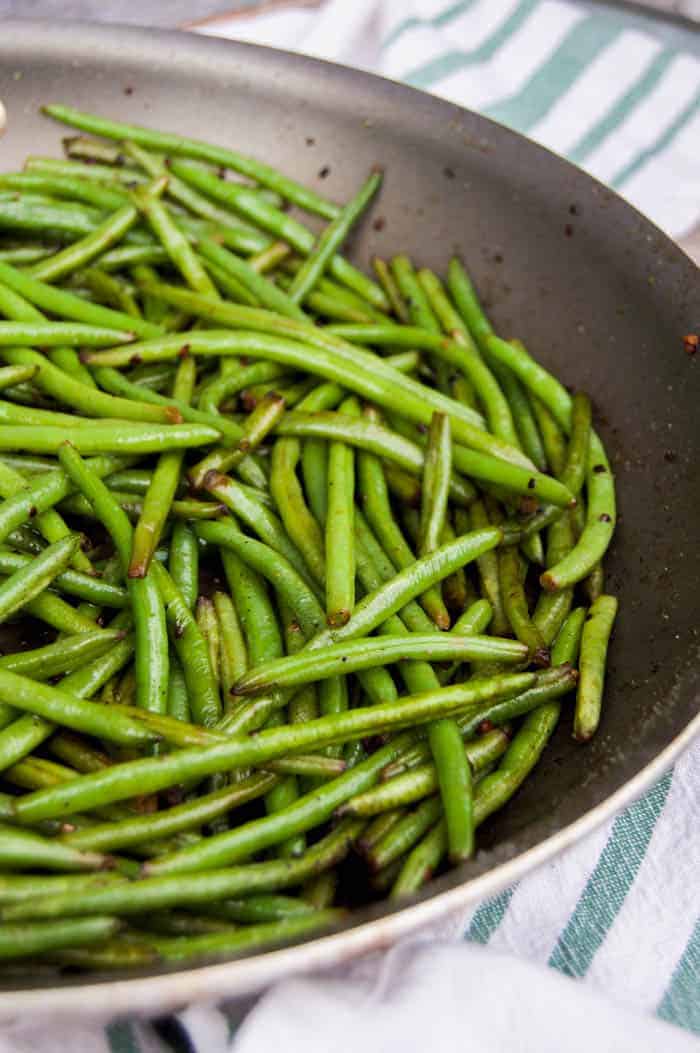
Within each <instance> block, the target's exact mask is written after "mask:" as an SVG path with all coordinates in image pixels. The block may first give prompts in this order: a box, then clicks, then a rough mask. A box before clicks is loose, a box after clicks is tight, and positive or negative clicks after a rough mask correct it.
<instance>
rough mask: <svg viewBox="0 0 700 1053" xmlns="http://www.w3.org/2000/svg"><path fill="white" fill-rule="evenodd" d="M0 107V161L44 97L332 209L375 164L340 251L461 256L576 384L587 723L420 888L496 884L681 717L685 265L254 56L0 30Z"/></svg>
mask: <svg viewBox="0 0 700 1053" xmlns="http://www.w3.org/2000/svg"><path fill="white" fill-rule="evenodd" d="M0 98H2V100H3V101H4V103H5V106H6V109H7V112H8V127H7V131H6V134H5V136H4V138H3V139H2V140H1V141H0V168H1V169H3V170H7V169H12V168H16V167H18V166H19V165H21V163H22V160H23V158H24V157H25V156H26V155H27V154H30V153H51V154H54V155H58V154H59V149H60V138H61V135H62V134H65V130H64V129H63V128H61V127H59V126H58V125H56V124H54V123H52V122H50V121H48V120H47V119H45V118H43V117H41V116H40V114H39V113H38V107H39V105H40V104H41V103H43V102H47V101H61V102H65V103H69V104H72V105H75V106H78V107H83V108H85V109H90V110H92V111H94V112H98V113H102V114H105V115H109V116H112V117H116V118H120V119H123V120H131V121H135V122H141V123H145V124H150V125H153V126H157V127H160V128H164V129H169V130H173V131H180V132H182V133H184V134H188V135H192V136H199V137H201V138H208V139H210V140H213V141H216V142H220V143H222V144H229V145H232V146H235V147H236V148H238V149H240V150H242V151H245V152H248V153H251V154H257V155H259V156H261V157H263V158H265V159H266V160H268V161H269V162H271V163H273V164H276V165H278V166H279V167H281V168H283V169H284V170H286V171H287V172H288V173H290V174H292V175H294V176H296V177H297V178H298V179H300V180H302V181H306V182H308V183H309V184H310V185H311V186H314V187H316V188H318V189H320V190H322V191H323V192H324V193H326V194H328V195H329V196H331V197H333V198H335V199H337V200H338V201H342V200H344V199H346V198H347V197H348V196H349V195H350V194H351V193H352V192H353V190H355V189H356V188H357V186H358V185H359V183H360V182H361V180H362V179H363V177H364V176H365V175H366V173H367V171H368V170H369V168H370V167H371V165H373V164H381V165H382V166H383V167H384V168H385V170H386V179H385V183H384V186H383V189H382V191H381V195H380V197H379V199H378V201H377V202H376V204H375V205H374V208H373V211H372V214H371V216H369V217H368V218H367V220H366V221H365V222H364V223H363V224H362V225H361V228H360V229H359V230H358V231H357V232H356V234H355V236H354V238H353V241H352V250H351V251H352V256H353V258H354V259H355V260H357V261H358V262H360V263H363V264H367V262H368V261H369V259H370V257H371V255H372V254H373V253H380V254H382V255H384V256H389V255H391V254H392V253H395V252H398V251H403V252H408V253H410V254H411V255H412V256H413V257H414V258H415V260H416V261H417V262H419V263H421V264H424V265H428V266H430V267H434V268H436V269H437V270H438V271H443V270H444V268H445V266H446V264H447V261H448V259H449V257H450V254H452V253H454V252H458V253H460V254H461V255H462V256H463V257H464V259H465V261H466V263H467V266H468V267H469V269H470V271H471V272H472V274H473V275H474V277H475V279H476V282H477V284H478V288H479V290H480V292H481V295H482V297H483V300H484V302H485V304H486V306H487V307H488V310H489V312H490V314H491V317H492V319H493V321H494V323H495V324H496V326H497V327H498V329H499V330H500V331H501V332H502V333H503V334H505V335H513V336H515V335H517V336H518V337H520V338H521V339H522V340H523V341H524V342H525V343H526V345H527V346H528V347H529V348H530V349H531V350H532V351H533V352H534V353H535V354H536V355H537V357H538V358H539V359H540V360H541V362H542V363H543V364H544V365H545V366H547V367H548V368H550V369H551V370H553V371H554V372H555V373H556V374H557V375H558V376H559V377H560V378H562V379H563V381H564V382H565V383H566V384H567V385H569V386H570V387H572V388H577V387H581V388H584V389H585V390H587V391H589V392H590V393H591V394H592V396H593V398H594V401H595V406H596V416H597V420H598V421H599V423H600V430H601V432H602V434H603V436H604V438H605V440H606V442H607V444H608V447H609V450H610V453H611V456H612V458H613V461H614V466H615V470H616V474H617V479H618V485H619V498H620V506H621V521H620V526H619V530H618V533H617V536H616V541H615V545H614V551H613V553H612V558H611V559H610V561H609V574H608V588H609V589H610V590H611V591H613V592H615V593H616V594H617V595H618V596H619V599H620V617H619V623H618V626H617V629H616V633H615V640H614V644H613V646H612V649H611V655H610V675H609V682H608V690H607V698H606V706H605V712H604V714H603V720H602V726H601V729H600V733H599V734H598V736H597V738H596V739H595V741H594V742H593V743H592V744H591V745H590V746H589V747H588V748H581V747H578V746H576V745H575V744H574V743H573V742H572V740H571V738H570V719H569V718H568V717H567V716H565V717H564V719H563V720H562V722H561V727H560V729H559V731H558V732H557V735H556V737H555V739H554V742H553V744H552V746H551V748H550V749H549V751H548V753H547V755H546V757H545V759H544V761H543V762H542V764H541V765H540V767H539V768H538V770H537V772H536V775H535V776H534V777H533V778H531V779H530V780H529V781H528V782H527V784H526V785H525V786H524V788H523V789H522V790H521V791H520V792H519V794H518V795H517V797H516V798H515V799H514V800H513V802H512V803H511V804H510V805H509V806H508V807H507V808H506V809H505V810H504V811H503V812H502V813H501V814H499V815H496V816H494V817H493V818H492V819H491V820H490V821H489V822H488V823H487V824H486V825H485V826H484V828H483V829H482V831H481V834H480V839H479V840H480V852H479V856H478V858H477V860H476V861H475V862H474V863H471V864H469V865H468V866H465V867H462V868H460V869H457V870H453V871H451V872H450V873H449V874H447V875H446V876H444V877H443V878H441V879H439V880H437V881H435V882H433V883H432V884H431V885H429V886H428V888H427V889H426V891H425V892H424V893H423V897H422V898H426V897H430V896H432V895H434V894H435V893H437V892H440V891H445V890H448V889H453V888H455V887H456V886H458V885H462V884H463V883H465V882H469V880H470V879H471V878H473V877H475V876H478V875H482V874H484V873H485V872H486V871H488V870H492V869H493V868H496V870H494V871H493V872H494V875H496V874H497V872H498V871H497V868H498V865H499V864H500V863H503V862H504V861H506V860H511V859H513V857H515V856H517V855H518V854H520V853H522V852H524V851H526V850H527V849H529V848H531V847H532V846H533V845H537V844H538V843H540V842H541V841H543V840H544V839H545V838H547V837H549V836H550V835H552V834H554V833H556V832H558V831H561V830H562V829H563V828H564V827H566V826H567V825H568V824H570V823H572V822H573V821H575V820H577V819H579V818H580V817H581V816H583V815H584V814H585V813H586V812H588V811H589V810H590V809H592V808H593V807H595V806H596V805H599V804H601V802H604V801H605V800H606V798H608V797H609V796H610V795H611V794H612V793H614V792H615V791H617V790H618V789H619V788H620V787H622V786H623V784H625V783H626V782H627V781H628V780H629V779H631V778H632V777H633V776H635V775H636V774H637V773H639V772H640V771H641V769H642V768H644V766H645V765H646V764H647V763H648V762H650V761H651V760H652V759H653V758H654V757H655V756H656V755H657V754H658V753H659V752H660V751H661V750H663V749H664V748H665V747H667V746H668V745H669V744H670V743H671V742H672V741H673V740H674V738H675V737H676V736H678V735H679V733H681V732H682V731H683V729H684V728H686V727H687V725H688V724H689V722H690V721H691V720H692V718H693V717H694V716H695V714H696V712H697V693H698V691H697V689H698V679H699V665H698V658H699V654H700V646H699V645H700V638H699V637H698V621H699V619H698V614H699V613H700V546H699V545H698V540H697V539H698V528H699V520H700V514H699V509H700V473H699V472H698V463H697V458H698V453H699V444H698V430H699V425H698V395H699V393H700V374H699V371H700V354H699V355H698V356H697V359H696V360H692V359H691V358H689V357H688V356H687V355H686V354H685V353H684V351H683V341H682V337H683V335H684V334H685V333H688V332H693V331H696V330H697V328H698V327H699V326H700V295H699V291H698V280H697V271H696V269H695V267H694V265H693V264H692V263H691V262H690V261H689V260H688V259H687V258H686V257H685V256H684V255H683V254H682V253H681V251H680V250H679V249H678V248H676V247H675V246H674V245H673V244H672V243H671V242H670V241H669V240H668V239H667V238H666V237H665V236H664V235H662V234H661V233H660V232H659V231H658V230H656V229H655V228H654V227H653V226H652V225H651V224H650V223H649V222H648V221H647V220H646V219H644V218H643V217H642V216H640V215H639V214H638V213H637V212H636V211H634V210H633V209H632V208H630V207H629V206H628V205H627V204H625V203H624V202H623V201H622V200H621V199H620V198H618V197H617V196H616V195H615V194H614V193H612V192H611V191H609V190H607V189H605V188H604V187H602V186H600V185H599V184H597V183H595V182H594V181H593V180H592V179H590V178H589V177H588V176H586V175H584V174H583V173H582V172H580V171H579V170H578V169H576V168H574V167H572V166H570V165H569V164H567V163H566V162H564V161H562V160H561V159H559V158H557V157H555V156H554V155H552V154H551V153H548V152H547V151H545V150H543V149H541V148H539V147H538V146H536V145H534V144H533V143H531V142H528V141H526V140H525V139H523V138H521V137H519V136H518V135H515V134H513V133H511V132H509V131H507V130H506V129H504V128H501V127H499V126H497V125H494V124H492V123H490V122H489V121H487V120H485V119H483V118H481V117H478V116H476V115H474V114H472V113H468V112H466V111H464V110H462V109H459V108H458V107H455V106H453V105H451V104H448V103H446V102H442V101H439V100H437V99H434V98H431V97H429V96H428V95H424V94H421V93H418V92H415V91H412V90H410V89H407V88H404V87H401V86H398V85H396V84H393V83H391V82H388V81H384V80H381V79H379V78H375V77H371V76H368V75H365V74H362V73H357V72H353V71H350V70H347V69H344V68H341V67H337V66H332V65H328V64H324V63H321V62H318V61H315V60H312V59H307V58H302V57H298V56H294V55H290V54H286V53H282V52H276V51H272V50H268V49H264V48H256V47H251V46H247V45H240V44H231V43H224V42H221V41H214V40H209V39H205V38H198V37H194V36H185V35H181V34H176V33H164V32H163V33H159V32H146V31H141V30H135V29H125V28H120V27H97V26H76V25H71V24H66V23H62V24H58V23H48V22H47V23H44V22H25V23H22V22H10V23H4V24H2V25H1V26H0ZM379 218H381V219H382V220H383V222H382V223H377V222H376V220H377V219H379ZM398 909H400V908H399V907H397V905H396V904H395V903H391V904H387V905H383V906H381V907H379V908H375V909H373V911H372V913H371V916H372V917H374V918H380V917H381V916H382V915H386V914H390V913H391V912H395V911H396V910H398ZM368 916H369V915H368V914H367V913H359V914H358V915H356V916H353V918H352V919H351V920H350V921H349V922H348V927H352V926H353V925H356V924H357V923H358V921H366V920H367V918H368ZM156 971H157V970H154V972H156ZM41 982H43V981H41ZM68 982H73V983H75V982H76V981H75V980H73V981H68ZM20 986H22V985H20Z"/></svg>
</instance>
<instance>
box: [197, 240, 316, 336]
mask: <svg viewBox="0 0 700 1053" xmlns="http://www.w3.org/2000/svg"><path fill="white" fill-rule="evenodd" d="M197 247H198V249H199V252H200V254H201V255H202V256H203V257H204V259H205V261H209V262H210V263H214V264H217V265H218V266H219V267H220V268H221V269H222V270H223V271H225V272H226V273H227V274H230V275H231V276H232V277H234V278H236V279H237V280H238V281H240V282H241V283H242V284H243V286H244V288H245V289H247V290H248V291H249V292H250V293H252V295H253V297H254V298H255V300H256V302H257V303H259V304H260V305H261V306H262V307H266V308H268V309H269V310H271V311H277V312H278V313H279V314H283V315H287V316H288V317H290V318H298V319H301V320H302V321H303V320H304V319H305V318H306V315H305V314H304V312H303V311H302V310H301V308H300V307H299V306H298V305H297V304H296V303H295V301H294V300H292V299H291V297H290V296H288V295H287V293H285V292H283V291H282V290H281V289H280V288H278V286H276V285H275V284H274V283H273V282H271V281H268V279H267V278H265V277H263V275H262V274H259V273H258V272H257V271H256V270H255V268H254V267H252V266H251V265H250V263H248V262H246V261H245V260H243V259H241V258H240V257H239V256H236V255H235V253H233V252H229V251H228V250H227V249H225V248H224V247H223V246H222V245H220V244H218V243H217V242H216V241H215V240H214V239H213V238H203V239H202V240H201V241H200V242H199V244H198V246H197Z"/></svg>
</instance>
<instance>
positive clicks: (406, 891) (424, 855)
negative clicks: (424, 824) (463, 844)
mask: <svg viewBox="0 0 700 1053" xmlns="http://www.w3.org/2000/svg"><path fill="white" fill-rule="evenodd" d="M446 850H447V830H446V827H445V822H444V820H442V819H441V820H440V821H439V822H438V823H436V824H435V826H433V828H432V829H431V830H429V831H428V833H427V834H425V836H424V837H423V838H422V839H421V840H420V841H419V842H418V844H417V845H416V846H415V847H414V848H413V849H412V851H410V852H409V853H408V855H407V856H406V858H405V859H404V861H403V863H402V865H401V869H400V871H399V873H398V875H397V877H396V879H395V881H394V884H393V885H392V888H391V896H392V897H396V896H406V895H410V894H411V893H412V892H417V891H418V889H419V888H420V887H421V886H422V885H424V884H425V883H426V882H427V881H429V880H430V878H431V877H432V876H433V872H434V871H435V869H436V868H437V866H438V864H439V863H440V860H441V859H442V857H443V856H444V854H445V852H446Z"/></svg>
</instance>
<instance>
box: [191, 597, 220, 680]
mask: <svg viewBox="0 0 700 1053" xmlns="http://www.w3.org/2000/svg"><path fill="white" fill-rule="evenodd" d="M195 620H196V622H197V627H198V629H199V631H200V633H201V634H202V636H203V638H204V642H205V643H206V645H207V650H208V652H209V664H210V666H211V670H212V673H213V675H214V680H215V681H216V683H217V685H218V687H219V688H221V635H220V633H219V622H218V619H217V617H216V611H215V610H214V604H213V603H212V601H211V600H210V599H209V597H208V596H200V597H199V599H198V600H197V607H196V612H195Z"/></svg>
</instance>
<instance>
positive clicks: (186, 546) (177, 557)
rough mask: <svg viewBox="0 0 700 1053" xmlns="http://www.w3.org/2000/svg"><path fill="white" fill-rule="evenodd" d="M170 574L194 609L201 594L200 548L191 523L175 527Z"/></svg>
mask: <svg viewBox="0 0 700 1053" xmlns="http://www.w3.org/2000/svg"><path fill="white" fill-rule="evenodd" d="M169 566H170V574H171V575H172V579H173V581H174V582H175V585H176V586H177V588H178V589H179V591H180V594H181V595H182V598H183V600H184V601H185V604H186V606H187V607H188V608H189V609H190V610H192V609H193V608H194V605H195V603H196V600H197V596H198V594H199V548H198V545H197V536H196V534H195V532H194V530H193V529H192V527H191V526H190V524H189V523H184V522H179V523H176V524H175V525H174V527H173V533H172V537H171V539H170V556H169Z"/></svg>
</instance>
